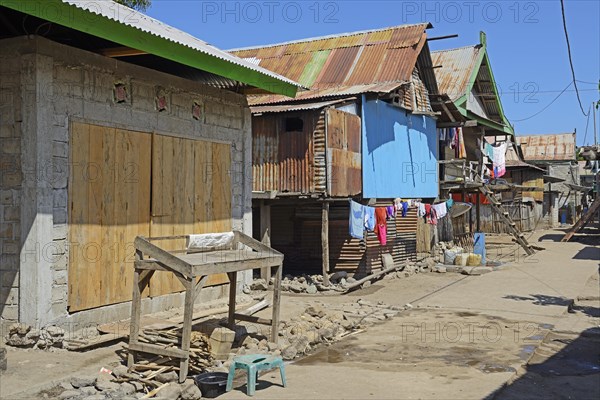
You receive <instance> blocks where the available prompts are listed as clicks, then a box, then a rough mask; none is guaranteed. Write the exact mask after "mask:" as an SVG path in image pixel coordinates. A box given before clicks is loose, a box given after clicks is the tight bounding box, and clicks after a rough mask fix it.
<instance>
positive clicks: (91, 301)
mask: <svg viewBox="0 0 600 400" xmlns="http://www.w3.org/2000/svg"><path fill="white" fill-rule="evenodd" d="M150 139H151V137H150V135H148V134H144V133H140V132H131V131H122V130H117V129H114V128H107V127H102V126H96V125H88V124H81V123H74V124H73V125H72V128H71V146H70V147H71V155H70V157H71V163H70V175H69V176H70V181H69V270H68V275H69V280H68V282H69V291H68V307H69V311H70V312H73V311H79V310H85V309H90V308H94V307H99V306H103V305H107V304H114V303H119V302H123V301H127V300H130V299H131V285H132V280H133V256H134V250H133V240H134V239H135V237H136V236H137V235H144V236H147V235H149V233H150V230H149V226H150V225H149V222H150Z"/></svg>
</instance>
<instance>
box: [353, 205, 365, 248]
mask: <svg viewBox="0 0 600 400" xmlns="http://www.w3.org/2000/svg"><path fill="white" fill-rule="evenodd" d="M364 223H365V206H363V205H362V204H360V203H357V202H355V201H352V200H350V236H352V237H353V238H356V239H363V238H364V229H365V228H364Z"/></svg>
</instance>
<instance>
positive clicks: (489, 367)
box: [477, 364, 516, 374]
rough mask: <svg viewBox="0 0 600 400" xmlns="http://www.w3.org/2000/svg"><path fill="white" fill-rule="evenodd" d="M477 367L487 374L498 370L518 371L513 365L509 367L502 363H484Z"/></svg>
mask: <svg viewBox="0 0 600 400" xmlns="http://www.w3.org/2000/svg"><path fill="white" fill-rule="evenodd" d="M477 369H478V370H480V371H482V372H485V373H486V374H493V373H496V372H516V370H515V369H514V368H513V367H507V366H505V365H500V364H482V365H480V366H479V368H477Z"/></svg>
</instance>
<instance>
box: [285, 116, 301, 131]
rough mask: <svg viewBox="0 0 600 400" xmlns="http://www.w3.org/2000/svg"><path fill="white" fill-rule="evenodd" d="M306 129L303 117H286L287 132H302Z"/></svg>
mask: <svg viewBox="0 0 600 400" xmlns="http://www.w3.org/2000/svg"><path fill="white" fill-rule="evenodd" d="M303 129H304V121H302V118H286V119H285V131H286V132H302V130H303Z"/></svg>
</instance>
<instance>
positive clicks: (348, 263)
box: [232, 24, 438, 273]
mask: <svg viewBox="0 0 600 400" xmlns="http://www.w3.org/2000/svg"><path fill="white" fill-rule="evenodd" d="M430 27H431V26H430V25H429V24H416V25H403V26H396V27H391V28H383V29H376V30H368V31H361V32H352V33H346V34H340V35H332V36H325V37H316V38H310V39H302V40H298V41H293V42H287V43H277V44H270V45H266V46H261V47H253V48H244V49H236V50H232V52H233V54H235V55H237V56H239V57H241V58H244V59H246V60H248V61H251V62H253V63H256V64H257V65H260V66H263V67H265V68H268V69H270V70H272V71H274V72H277V73H280V74H283V75H285V76H287V77H288V78H290V79H293V80H296V81H298V82H300V83H301V84H302V85H304V86H306V87H309V88H310V90H307V91H305V92H302V93H301V94H299V95H298V96H297V97H296V98H295V99H289V98H286V97H284V96H279V95H259V96H252V97H251V98H250V99H249V102H250V104H251V111H252V121H253V123H252V125H253V129H252V135H253V145H252V168H253V201H254V202H253V205H254V207H255V210H256V211H257V212H256V214H255V225H254V226H255V237H257V238H260V239H262V240H264V241H270V244H271V245H272V246H273V247H274V248H275V249H277V250H279V251H281V252H283V253H284V254H285V255H286V258H285V263H286V268H288V269H295V270H297V271H299V272H304V273H315V272H321V273H322V272H329V271H332V270H349V271H353V272H360V273H365V272H368V271H371V270H372V269H376V268H380V267H381V266H382V261H381V260H382V256H383V254H390V255H391V256H392V257H393V259H394V261H395V262H396V263H400V262H402V261H404V260H409V259H413V258H414V257H416V229H417V214H416V210H415V209H411V210H410V211H409V213H408V215H407V216H406V217H404V218H397V219H396V220H395V221H393V223H389V224H388V229H389V231H388V244H387V245H385V246H381V245H380V244H379V242H378V241H377V239H376V237H375V235H374V234H373V233H369V234H368V235H367V236H366V237H365V239H364V240H360V239H354V238H351V237H350V235H349V233H348V231H349V223H348V215H349V200H350V199H354V200H355V201H357V202H361V203H363V204H367V203H369V204H372V205H390V204H391V201H392V200H393V199H394V198H405V199H410V198H422V199H428V200H432V199H434V198H436V197H437V196H438V169H437V161H438V147H437V137H436V129H435V128H436V117H437V115H438V114H436V110H434V109H433V108H432V106H431V104H430V100H429V95H430V93H437V84H436V80H435V76H434V74H433V69H432V65H431V58H430V54H429V46H428V43H427V40H428V39H427V33H426V30H427V29H428V28H430Z"/></svg>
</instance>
